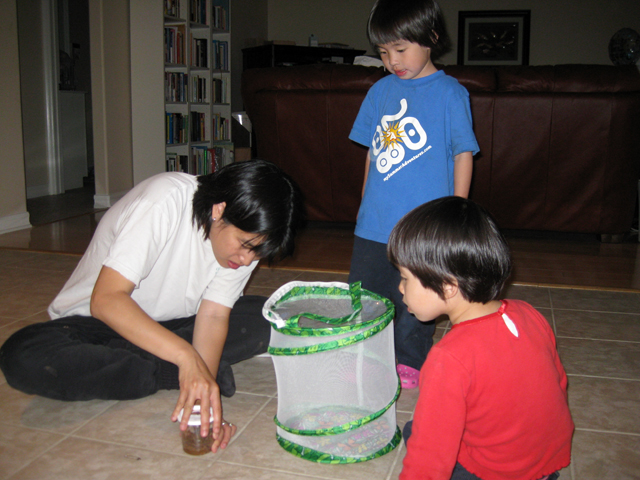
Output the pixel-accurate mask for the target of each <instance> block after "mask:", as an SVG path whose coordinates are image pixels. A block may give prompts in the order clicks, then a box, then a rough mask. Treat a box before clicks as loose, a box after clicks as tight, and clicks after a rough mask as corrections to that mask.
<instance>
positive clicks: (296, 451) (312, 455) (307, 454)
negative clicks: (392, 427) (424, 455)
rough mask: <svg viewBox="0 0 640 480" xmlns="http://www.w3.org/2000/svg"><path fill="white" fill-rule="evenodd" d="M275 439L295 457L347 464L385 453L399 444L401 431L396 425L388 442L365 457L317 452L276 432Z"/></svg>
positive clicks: (364, 460)
mask: <svg viewBox="0 0 640 480" xmlns="http://www.w3.org/2000/svg"><path fill="white" fill-rule="evenodd" d="M276 439H277V440H278V443H279V444H280V446H281V447H282V448H284V449H285V450H286V451H287V452H289V453H291V454H293V455H295V456H296V457H300V458H304V459H305V460H309V461H311V462H316V463H326V464H348V463H360V462H366V461H368V460H373V459H374V458H379V457H381V456H383V455H386V454H387V453H389V452H391V451H392V450H393V449H394V448H396V447H397V446H398V445H399V444H400V440H401V439H402V433H400V429H399V428H398V427H396V433H395V434H394V435H393V438H392V439H391V440H390V441H389V443H388V444H387V445H386V446H385V447H383V448H381V449H380V450H378V451H377V452H375V453H372V454H371V455H368V456H366V457H347V456H338V455H332V454H330V453H324V452H319V451H317V450H313V449H312V448H308V447H303V446H301V445H298V444H297V443H293V442H292V441H290V440H285V439H284V438H282V437H281V436H280V435H278V434H276Z"/></svg>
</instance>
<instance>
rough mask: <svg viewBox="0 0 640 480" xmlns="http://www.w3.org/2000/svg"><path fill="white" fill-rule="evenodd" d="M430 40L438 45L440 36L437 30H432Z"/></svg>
mask: <svg viewBox="0 0 640 480" xmlns="http://www.w3.org/2000/svg"><path fill="white" fill-rule="evenodd" d="M430 38H431V42H432V43H433V44H434V45H435V44H436V43H438V40H439V39H440V36H439V35H438V34H437V33H436V32H435V30H431V35H430Z"/></svg>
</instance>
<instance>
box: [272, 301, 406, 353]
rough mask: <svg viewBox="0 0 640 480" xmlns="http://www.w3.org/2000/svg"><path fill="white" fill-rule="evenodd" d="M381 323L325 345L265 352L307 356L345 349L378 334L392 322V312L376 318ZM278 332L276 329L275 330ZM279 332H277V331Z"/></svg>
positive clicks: (318, 344) (278, 348) (276, 348)
mask: <svg viewBox="0 0 640 480" xmlns="http://www.w3.org/2000/svg"><path fill="white" fill-rule="evenodd" d="M380 319H382V321H381V322H380V323H379V324H378V325H376V326H375V327H373V328H370V329H369V330H365V331H364V332H360V333H358V334H356V335H353V336H351V337H345V338H341V339H339V340H332V341H329V342H325V343H317V344H315V345H309V346H306V347H272V346H269V348H268V349H267V351H268V352H269V353H270V354H271V355H278V356H279V355H309V354H312V353H320V352H328V351H331V350H336V349H338V348H343V347H347V346H349V345H353V344H354V343H358V342H361V341H363V340H366V339H367V338H369V337H372V336H374V335H375V334H377V333H380V332H381V331H382V330H384V329H385V327H386V326H387V325H389V323H391V321H392V320H393V310H387V311H386V312H385V313H384V314H383V315H381V316H380V317H378V318H377V319H376V320H377V321H380ZM276 330H278V329H276ZM278 331H279V330H278Z"/></svg>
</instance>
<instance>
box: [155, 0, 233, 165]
mask: <svg viewBox="0 0 640 480" xmlns="http://www.w3.org/2000/svg"><path fill="white" fill-rule="evenodd" d="M163 1H164V37H163V38H164V110H165V160H166V169H167V171H184V172H188V173H192V174H194V175H204V174H207V173H211V172H212V171H214V170H215V168H219V167H221V166H223V165H226V164H227V163H230V162H231V161H233V143H232V141H231V140H232V139H231V100H230V98H231V90H230V83H231V70H230V67H229V65H230V58H229V54H230V40H231V30H230V24H229V19H230V0H163Z"/></svg>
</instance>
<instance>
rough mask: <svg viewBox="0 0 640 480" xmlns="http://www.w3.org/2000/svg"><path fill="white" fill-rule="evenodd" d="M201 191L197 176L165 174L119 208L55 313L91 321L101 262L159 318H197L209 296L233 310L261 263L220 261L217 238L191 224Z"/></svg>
mask: <svg viewBox="0 0 640 480" xmlns="http://www.w3.org/2000/svg"><path fill="white" fill-rule="evenodd" d="M197 188H198V181H197V178H196V177H194V176H193V175H188V174H186V173H162V174H159V175H156V176H154V177H151V178H149V179H147V180H145V181H143V182H141V183H140V184H138V185H137V186H136V187H134V188H133V189H132V190H131V191H130V192H129V193H127V194H126V195H125V196H124V197H123V198H122V199H121V200H119V201H118V202H117V203H116V204H115V205H113V206H112V207H111V208H110V209H109V210H108V211H107V212H106V213H105V215H104V217H103V218H102V219H101V220H100V223H99V224H98V227H97V229H96V232H95V234H94V236H93V239H92V240H91V243H90V244H89V247H88V248H87V251H86V252H85V254H84V256H83V257H82V259H81V260H80V263H79V264H78V266H77V267H76V269H75V271H74V272H73V274H72V275H71V278H69V280H68V281H67V283H66V284H65V286H64V287H63V289H62V291H61V292H60V293H59V294H58V296H57V297H56V298H55V299H54V300H53V302H52V303H51V305H50V306H49V316H50V317H51V318H52V319H56V318H61V317H68V316H71V315H83V316H90V315H91V313H90V310H89V303H90V300H91V293H92V291H93V287H94V285H95V283H96V280H97V278H98V274H99V273H100V270H101V269H102V266H103V265H105V266H107V267H110V268H112V269H114V270H116V271H117V272H118V273H120V274H121V275H123V276H124V277H125V278H127V279H128V280H129V281H131V282H132V283H134V285H135V288H134V290H133V293H132V295H131V297H132V298H133V299H134V300H135V301H136V302H137V303H138V305H139V306H140V307H141V308H142V309H143V310H144V311H145V312H146V313H147V314H148V315H149V316H150V317H151V318H153V319H154V320H156V321H163V320H171V319H175V318H182V317H188V316H191V315H195V314H196V313H197V311H198V307H199V306H200V302H201V301H202V300H203V299H207V300H211V301H213V302H216V303H219V304H221V305H224V306H227V307H230V308H231V307H233V305H234V303H235V302H236V300H237V299H238V298H239V297H240V295H242V290H243V289H244V286H245V285H246V283H247V281H248V280H249V277H250V275H251V272H252V271H253V269H254V268H255V267H256V265H257V263H258V262H257V261H255V262H253V263H252V264H251V265H249V266H248V267H240V268H238V269H237V270H234V269H230V268H222V267H221V266H220V265H219V264H218V262H217V261H216V259H215V256H214V254H213V249H212V246H211V241H210V240H208V239H207V240H205V239H204V234H203V232H202V230H201V229H198V228H197V226H196V225H195V224H194V222H193V209H192V199H193V194H194V193H195V191H196V190H197Z"/></svg>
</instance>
